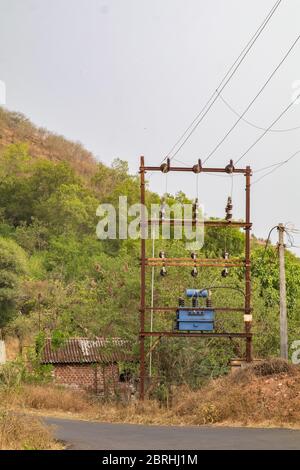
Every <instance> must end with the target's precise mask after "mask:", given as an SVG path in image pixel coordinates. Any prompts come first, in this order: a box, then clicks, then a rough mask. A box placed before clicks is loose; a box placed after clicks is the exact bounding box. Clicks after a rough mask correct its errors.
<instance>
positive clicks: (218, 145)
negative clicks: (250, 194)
mask: <svg viewBox="0 0 300 470" xmlns="http://www.w3.org/2000/svg"><path fill="white" fill-rule="evenodd" d="M299 39H300V34H299V35H298V36H297V38H296V39H295V41H294V42H293V44H292V45H291V47H290V48H289V49H288V51H287V52H286V53H285V55H284V56H283V58H282V59H281V61H280V62H279V64H278V65H277V67H275V69H274V70H273V72H272V73H271V75H269V77H268V79H267V80H266V82H265V83H264V84H263V86H262V87H261V88H260V90H259V91H258V93H256V95H255V96H254V98H253V99H252V100H251V101H250V103H249V104H248V106H247V107H246V109H245V110H244V111H243V113H242V114H241V116H239V118H238V119H237V121H236V122H235V123H234V124H233V126H231V128H230V129H229V131H228V132H226V134H225V135H224V137H223V138H222V139H221V140H220V141H219V142H218V143H217V145H216V146H215V147H214V148H213V150H212V151H211V152H210V153H209V154H208V156H207V157H206V158H205V160H204V162H203V163H205V162H207V161H208V160H209V159H210V158H211V157H212V156H213V155H214V153H215V152H216V151H217V150H218V149H219V148H220V146H221V145H222V144H223V143H224V142H225V140H226V139H227V137H229V135H230V134H231V132H232V131H233V130H234V129H235V128H236V126H237V125H238V124H239V122H240V121H241V120H242V119H243V117H244V116H245V114H246V113H247V112H248V111H249V109H250V108H251V106H252V105H253V104H254V103H255V101H256V100H257V98H258V97H259V96H260V95H261V94H262V92H263V91H264V90H265V88H266V87H267V85H268V84H269V83H270V81H271V80H272V78H273V77H274V75H275V74H276V72H278V70H279V69H280V67H281V66H282V64H283V63H284V62H285V61H286V59H287V58H288V56H289V55H290V53H291V52H292V50H293V49H294V47H295V46H296V44H297V42H298V41H299ZM218 94H219V92H218ZM269 130H270V129H264V131H265V132H269Z"/></svg>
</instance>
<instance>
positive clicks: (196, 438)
mask: <svg viewBox="0 0 300 470" xmlns="http://www.w3.org/2000/svg"><path fill="white" fill-rule="evenodd" d="M44 420H45V422H46V423H47V424H49V425H54V434H55V436H56V438H57V439H59V440H62V441H64V442H65V443H66V445H67V447H68V448H70V449H78V450H79V449H83V450H115V449H120V450H130V449H133V450H137V449H146V450H153V449H154V450H164V449H170V450H177V449H179V450H180V449H193V450H203V449H230V450H237V449H243V450H245V449H265V450H275V449H289V450H292V449H297V450H299V449H300V431H294V430H289V429H254V428H223V427H204V426H201V427H196V426H194V427H179V426H143V425H135V424H110V423H96V422H88V421H75V420H69V419H58V418H44Z"/></svg>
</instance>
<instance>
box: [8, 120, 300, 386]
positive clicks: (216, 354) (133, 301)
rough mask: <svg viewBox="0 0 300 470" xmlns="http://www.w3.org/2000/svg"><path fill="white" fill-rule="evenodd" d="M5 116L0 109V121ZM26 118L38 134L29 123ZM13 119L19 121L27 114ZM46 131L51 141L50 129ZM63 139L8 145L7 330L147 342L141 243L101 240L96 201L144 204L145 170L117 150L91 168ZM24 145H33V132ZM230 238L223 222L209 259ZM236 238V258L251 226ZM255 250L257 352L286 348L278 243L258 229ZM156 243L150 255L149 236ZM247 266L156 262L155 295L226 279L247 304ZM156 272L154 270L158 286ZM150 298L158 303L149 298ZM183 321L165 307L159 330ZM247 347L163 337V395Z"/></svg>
mask: <svg viewBox="0 0 300 470" xmlns="http://www.w3.org/2000/svg"><path fill="white" fill-rule="evenodd" d="M4 117H5V114H3V111H2V114H1V115H0V118H2V120H3V119H4ZM17 119H20V122H21V124H22V126H25V128H26V129H27V130H28V132H29V131H30V129H29V127H30V126H31V124H30V125H29V124H28V122H27V121H26V122H27V123H26V122H24V120H22V119H21V118H20V117H19V118H18V116H17V117H16V121H17ZM7 120H8V117H7ZM12 122H13V121H12ZM0 124H1V119H0ZM6 124H7V123H6ZM19 125H20V123H19ZM15 126H16V128H18V123H16V124H15ZM26 126H27V127H26ZM28 126H29V127H28ZM18 129H19V128H18ZM20 132H21V131H20V130H19V134H20ZM39 132H42V131H39ZM47 139H48V143H49V142H50V141H51V134H47ZM61 139H62V140H60V138H59V137H57V136H56V137H55V139H54V138H53V139H52V152H53V154H55V155H56V158H55V159H51V158H50V157H49V155H47V158H46V157H45V156H43V157H40V158H39V157H38V156H37V155H33V154H32V152H31V150H32V149H31V147H32V145H31V144H30V145H31V146H30V145H28V143H22V142H21V143H14V144H10V145H6V146H3V148H2V150H1V153H0V176H1V179H0V327H4V326H5V330H4V332H6V333H7V334H8V333H9V334H15V335H17V336H18V337H19V338H32V341H33V337H34V336H35V335H36V334H37V333H38V332H39V331H42V332H44V333H45V334H46V335H51V334H53V332H62V334H63V335H76V336H93V335H99V336H100V335H120V336H122V337H126V338H129V339H130V340H131V341H132V344H133V347H134V348H135V349H137V334H138V308H139V242H138V241H137V240H106V241H100V240H98V239H97V237H96V225H97V221H98V220H97V217H96V209H97V206H98V205H99V203H101V202H111V203H113V204H114V205H115V206H117V204H118V198H119V196H120V195H126V196H127V198H128V202H129V204H133V203H135V202H138V200H139V180H138V177H137V176H131V175H129V174H128V168H127V164H126V162H123V161H121V160H118V159H116V160H115V162H114V164H113V165H112V167H111V168H109V167H107V166H105V165H103V164H101V163H96V162H95V161H93V160H92V159H91V157H90V156H89V154H88V153H87V155H86V158H87V161H88V164H89V172H88V174H87V171H86V165H85V160H84V158H83V159H82V161H83V163H82V165H83V166H82V168H83V169H82V171H81V166H80V159H79V157H78V151H79V150H80V149H81V147H80V146H79V147H78V146H77V147H76V145H75V144H74V145H75V147H74V146H73V147H72V145H71V144H68V142H67V141H65V140H64V139H63V138H61ZM29 141H30V139H29ZM23 142H28V139H27V138H25V136H24V138H23ZM53 142H56V144H55V143H53ZM49 145H50V144H49ZM70 148H71V149H73V151H74V152H75V150H74V149H77V154H76V158H75V157H74V161H73V160H72V158H71V157H70V153H69V154H68V157H67V158H65V159H64V156H63V152H64V151H66V150H67V151H68V152H69V151H70ZM33 150H34V149H33ZM33 153H34V152H33ZM74 155H75V153H74ZM159 200H160V199H159V197H158V196H157V195H156V194H153V193H150V192H149V191H148V192H147V204H150V203H151V202H159ZM174 200H177V201H187V198H186V196H185V195H184V194H182V193H178V194H177V195H175V196H171V195H170V196H169V201H170V202H172V201H174ZM224 240H225V232H224V230H221V231H218V230H216V229H213V228H211V229H209V230H207V233H206V234H205V244H204V247H203V249H202V250H201V253H200V254H199V256H210V257H218V256H220V255H222V252H223V251H224V248H225V242H224ZM226 247H227V249H228V250H229V251H230V255H231V256H240V255H241V256H242V254H243V249H244V241H243V233H242V232H241V231H239V230H238V229H231V230H230V231H227V235H226ZM253 248H254V252H253V303H254V331H255V332H256V335H255V354H256V355H260V356H271V355H277V354H278V350H279V324H278V323H279V322H278V310H279V307H278V282H279V280H278V259H277V254H276V249H275V248H274V247H271V248H269V249H268V250H267V251H264V249H263V248H262V247H260V246H259V245H258V244H257V243H256V241H255V239H254V238H253ZM147 249H148V252H149V253H151V250H152V246H151V240H149V241H148V242H147ZM162 249H164V250H165V251H166V252H167V253H168V254H169V255H173V256H186V254H184V251H183V250H184V246H183V242H182V241H179V240H176V241H168V240H161V241H159V242H156V244H155V253H156V255H157V254H158V251H159V250H162ZM286 264H287V289H288V307H289V332H290V333H289V334H290V340H291V341H292V340H296V339H299V336H300V329H299V320H300V314H299V307H300V304H299V300H300V291H299V289H300V287H299V286H300V265H299V260H298V259H297V258H296V257H295V256H294V255H292V254H291V253H288V255H287V259H286ZM242 274H243V273H242V272H239V271H234V270H233V269H232V270H230V275H229V277H228V278H226V279H224V278H222V277H221V276H220V269H215V268H209V269H205V270H201V271H200V273H199V276H198V278H197V279H193V278H192V277H191V275H190V272H189V270H187V271H183V270H178V269H175V268H173V269H171V268H170V270H169V275H168V276H167V277H166V278H161V277H160V276H159V272H158V271H157V270H156V271H155V273H154V279H155V289H154V302H155V303H156V304H164V303H166V304H169V305H174V304H176V303H177V298H178V297H179V296H180V295H182V293H183V291H184V289H185V288H186V287H194V286H195V287H211V286H213V287H227V288H226V289H218V290H215V291H213V300H214V303H215V304H216V305H225V306H233V307H234V306H239V305H243V296H241V294H240V292H239V291H238V290H231V289H229V288H231V287H234V288H239V287H242V286H243V276H242ZM150 278H151V273H150V272H149V275H148V277H147V283H148V286H150ZM149 292H150V289H149ZM147 301H148V303H150V297H149V298H148V299H147ZM173 320H174V316H173V315H170V313H168V314H167V313H162V314H156V313H155V317H154V327H155V328H157V329H158V330H160V329H171V328H172V326H173ZM147 327H149V324H148V325H147ZM217 327H218V330H219V331H226V330H232V331H239V330H242V329H243V318H242V315H241V314H233V315H228V314H227V315H218V319H217ZM242 353H243V343H239V342H238V341H236V342H234V341H228V340H215V339H210V340H205V341H197V340H181V339H179V340H164V341H162V342H161V343H160V344H159V345H158V346H157V347H156V348H155V349H154V352H153V373H154V376H156V377H157V378H158V381H159V383H160V388H159V390H160V393H162V394H164V387H165V385H166V384H170V383H172V382H175V383H179V382H180V383H182V382H187V383H189V384H190V385H193V386H196V385H197V384H199V383H200V382H201V381H203V380H204V379H205V378H207V377H208V376H210V375H212V376H214V375H217V374H219V373H220V372H222V371H224V370H225V369H226V366H227V363H228V360H229V359H230V358H232V357H235V356H239V355H241V354H242Z"/></svg>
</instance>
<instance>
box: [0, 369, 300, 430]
mask: <svg viewBox="0 0 300 470" xmlns="http://www.w3.org/2000/svg"><path fill="white" fill-rule="evenodd" d="M0 400H1V401H2V403H5V402H7V403H9V404H10V406H12V407H13V408H14V409H23V410H31V411H32V410H34V411H38V412H39V413H44V414H57V415H61V414H62V413H65V414H72V415H73V416H74V417H75V416H76V417H79V418H84V419H93V420H99V421H106V422H127V423H143V424H169V425H170V424H173V425H175V424H177V425H204V424H229V423H230V424H232V425H249V426H251V425H255V426H260V425H270V426H295V427H297V426H298V427H299V426H300V370H299V367H296V366H291V365H289V364H287V363H286V362H284V361H280V360H272V361H265V362H261V363H259V364H255V365H253V366H250V367H247V368H244V369H241V370H239V371H237V372H235V373H234V374H232V375H228V376H226V377H222V378H219V379H216V380H212V381H211V382H210V383H209V384H207V385H206V386H204V387H202V388H201V389H199V390H197V391H191V390H189V389H187V388H185V387H181V388H178V389H177V391H176V393H175V396H174V399H173V404H172V407H171V408H169V409H167V408H165V407H162V406H160V405H159V403H157V402H155V401H153V400H149V401H147V400H146V401H145V402H143V403H141V402H139V401H136V402H132V403H129V404H124V403H118V402H117V403H113V402H111V403H105V402H102V401H100V400H95V399H91V397H89V396H88V395H86V394H84V393H81V392H78V391H71V390H67V389H63V388H61V387H60V388H58V387H55V386H50V385H48V386H33V385H32V386H24V387H22V389H20V391H19V392H18V393H14V394H13V395H12V394H11V393H10V395H9V397H5V396H4V395H3V394H2V396H1V395H0Z"/></svg>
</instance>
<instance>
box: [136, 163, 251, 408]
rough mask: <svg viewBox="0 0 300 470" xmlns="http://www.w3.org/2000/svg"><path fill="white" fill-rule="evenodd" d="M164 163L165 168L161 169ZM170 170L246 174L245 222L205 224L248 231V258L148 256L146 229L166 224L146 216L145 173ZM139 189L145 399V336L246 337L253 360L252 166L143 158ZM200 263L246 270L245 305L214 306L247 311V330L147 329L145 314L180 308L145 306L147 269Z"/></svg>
mask: <svg viewBox="0 0 300 470" xmlns="http://www.w3.org/2000/svg"><path fill="white" fill-rule="evenodd" d="M162 166H164V168H162ZM166 169H167V171H168V172H172V171H175V172H193V173H227V174H228V173H229V174H243V175H244V176H245V179H246V188H245V189H246V201H245V203H246V204H245V206H246V210H245V220H244V221H242V222H240V221H239V222H237V221H231V220H218V221H213V220H207V221H204V222H203V223H204V227H219V228H224V227H227V228H230V227H240V228H243V229H244V231H245V257H244V259H236V258H235V259H234V258H232V259H230V260H228V259H223V258H220V259H215V258H214V259H207V258H206V259H204V258H199V259H197V261H196V262H195V261H194V260H191V259H190V258H167V259H161V258H148V257H146V239H145V238H146V237H145V236H143V235H145V233H146V232H145V231H148V228H149V225H151V223H154V224H156V223H157V224H159V225H160V224H163V223H164V220H160V219H157V220H151V219H147V217H146V213H145V210H144V208H145V174H146V172H147V171H150V172H154V171H159V172H161V171H163V172H165V171H164V170H166ZM139 171H140V189H141V197H140V202H141V207H142V210H141V212H142V213H141V231H142V236H141V259H140V265H141V292H140V309H139V311H140V333H139V338H140V398H141V400H143V399H144V396H145V338H146V337H151V336H152V337H158V338H161V337H164V336H165V337H194V338H195V337H197V338H243V339H244V340H245V343H246V348H245V350H246V357H245V359H246V361H247V362H251V360H252V333H251V324H252V314H251V312H252V308H251V271H250V270H251V266H250V250H251V247H250V232H251V227H252V224H251V222H250V184H251V183H250V180H251V175H252V173H251V168H250V166H247V167H246V168H234V166H233V164H232V162H230V164H229V165H227V166H226V167H225V168H204V167H202V165H201V162H200V161H199V162H198V164H197V165H194V166H193V167H177V166H171V165H170V161H169V160H167V163H165V164H163V165H161V166H145V163H144V157H141V158H140V170H139ZM166 222H168V223H170V224H171V225H175V224H176V223H177V221H176V220H169V221H166ZM180 223H191V224H192V225H193V224H195V223H196V221H195V220H193V219H191V220H185V221H184V220H181V221H180ZM165 265H168V266H176V267H181V266H195V265H196V266H201V267H224V268H227V267H244V269H245V288H244V295H245V300H244V307H241V308H236V307H232V308H231V307H217V308H214V310H215V311H219V312H243V313H244V331H243V332H241V333H217V332H205V333H203V332H182V331H145V315H146V313H147V311H150V310H152V311H153V312H155V311H166V312H167V311H173V312H175V311H176V310H177V309H178V307H164V306H159V307H153V308H152V307H149V306H147V305H146V269H147V268H148V267H152V266H165ZM193 310H196V311H197V310H205V308H203V307H198V308H193Z"/></svg>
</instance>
